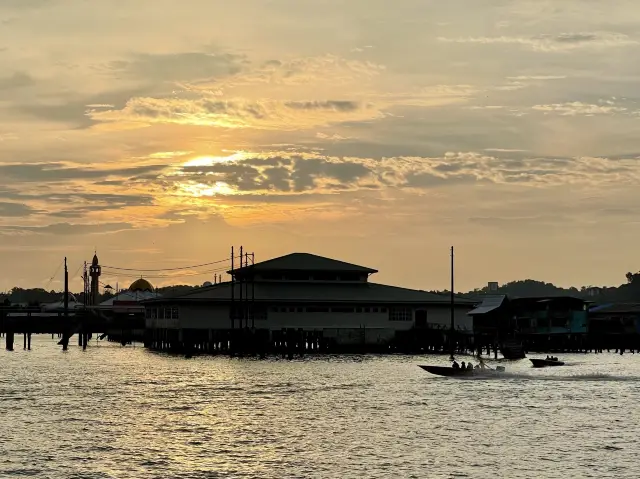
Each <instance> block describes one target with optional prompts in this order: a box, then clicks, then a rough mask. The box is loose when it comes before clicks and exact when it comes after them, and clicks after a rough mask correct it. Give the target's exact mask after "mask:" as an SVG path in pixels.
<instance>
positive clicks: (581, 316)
mask: <svg viewBox="0 0 640 479" xmlns="http://www.w3.org/2000/svg"><path fill="white" fill-rule="evenodd" d="M588 304H589V302H588V301H585V300H583V299H580V298H574V297H570V296H550V297H535V298H508V297H507V296H506V295H495V296H487V297H485V298H484V300H483V302H482V303H481V304H480V305H479V306H478V307H477V308H475V309H474V310H472V311H470V312H469V315H470V316H472V317H473V329H474V331H475V332H476V333H484V334H497V335H498V336H500V337H502V336H504V335H509V334H511V333H519V334H582V333H586V332H587V328H588V315H589V313H588Z"/></svg>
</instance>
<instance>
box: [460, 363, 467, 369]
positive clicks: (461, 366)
mask: <svg viewBox="0 0 640 479" xmlns="http://www.w3.org/2000/svg"><path fill="white" fill-rule="evenodd" d="M460 368H461V369H467V365H466V364H465V363H464V361H462V364H460Z"/></svg>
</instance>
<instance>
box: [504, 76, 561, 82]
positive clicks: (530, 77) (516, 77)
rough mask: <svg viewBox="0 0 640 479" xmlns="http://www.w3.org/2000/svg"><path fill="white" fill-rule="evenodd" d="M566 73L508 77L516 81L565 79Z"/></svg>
mask: <svg viewBox="0 0 640 479" xmlns="http://www.w3.org/2000/svg"><path fill="white" fill-rule="evenodd" d="M565 78H567V77H566V76H565V75H519V76H515V77H507V79H508V80H515V81H536V80H539V81H546V80H564V79H565Z"/></svg>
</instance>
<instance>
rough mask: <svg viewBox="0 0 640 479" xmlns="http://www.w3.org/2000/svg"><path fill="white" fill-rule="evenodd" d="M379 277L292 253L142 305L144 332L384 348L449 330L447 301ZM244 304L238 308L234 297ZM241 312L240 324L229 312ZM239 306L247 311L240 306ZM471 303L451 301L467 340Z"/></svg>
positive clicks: (352, 266)
mask: <svg viewBox="0 0 640 479" xmlns="http://www.w3.org/2000/svg"><path fill="white" fill-rule="evenodd" d="M375 273H377V270H375V269H371V268H366V267H363V266H358V265H355V264H350V263H345V262H343V261H337V260H334V259H330V258H325V257H322V256H316V255H313V254H307V253H293V254H289V255H286V256H281V257H278V258H274V259H271V260H268V261H264V262H261V263H257V264H255V265H250V266H246V267H243V268H239V269H235V270H233V271H229V274H231V275H232V277H233V278H234V279H235V280H236V281H244V287H242V286H241V285H240V284H237V283H236V284H235V286H234V287H233V290H232V283H231V282H225V283H219V284H214V285H210V286H207V287H203V288H200V289H198V290H195V291H193V292H190V293H188V294H185V295H183V296H179V297H174V298H159V299H151V300H148V301H145V303H144V306H145V309H146V324H147V328H150V329H198V330H207V329H209V330H222V329H230V328H232V327H233V328H238V327H244V326H248V327H255V328H257V329H268V330H271V331H274V330H282V329H284V328H295V329H304V330H305V331H322V334H323V336H324V337H325V338H327V337H331V338H333V339H335V340H336V341H337V342H338V343H343V344H348V343H350V342H355V341H359V342H362V340H363V338H364V342H365V343H369V344H371V343H373V344H376V343H384V342H386V341H389V340H391V339H392V338H393V337H394V335H395V333H396V331H407V330H410V329H413V328H417V329H428V328H432V329H448V328H449V326H450V298H449V296H448V295H441V294H435V293H429V292H426V291H422V290H413V289H407V288H399V287H395V286H387V285H383V284H378V283H372V282H370V281H369V276H370V275H372V274H375ZM232 291H233V292H232ZM241 297H242V298H244V303H240V298H241ZM232 304H233V305H235V308H236V310H237V308H246V313H241V314H238V313H236V314H235V315H234V317H236V318H237V317H238V316H242V315H245V316H246V317H247V319H246V320H245V321H244V322H242V324H240V321H239V320H237V319H234V320H233V324H232V319H231V316H232V315H231V306H232ZM243 304H245V306H243ZM472 307H473V302H471V301H469V300H466V299H462V298H456V300H455V306H454V310H455V327H456V329H457V330H459V331H466V332H468V333H471V329H472V328H471V326H472V321H471V318H470V317H469V316H468V315H467V312H468V311H469V310H470V309H472Z"/></svg>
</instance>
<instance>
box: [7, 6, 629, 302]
mask: <svg viewBox="0 0 640 479" xmlns="http://www.w3.org/2000/svg"><path fill="white" fill-rule="evenodd" d="M639 54H640V4H638V2H637V1H635V0H628V1H627V0H611V1H608V2H603V1H601V0H561V1H559V0H550V1H547V0H464V1H462V0H448V1H446V2H443V1H439V0H433V1H431V0H395V1H394V2H389V1H386V0H385V1H383V0H349V1H347V0H322V1H320V0H238V1H235V2H226V1H225V2H223V1H218V0H189V1H188V2H185V1H177V0H153V1H152V0H137V1H135V2H132V1H130V0H104V1H100V2H96V1H89V0H0V265H2V274H1V275H0V290H7V289H10V288H11V287H13V286H21V287H45V288H46V289H59V288H60V287H61V284H62V283H61V280H62V275H61V274H60V270H59V266H60V264H61V261H62V260H63V258H64V257H65V256H67V257H68V262H69V271H70V275H71V276H72V280H71V281H72V283H71V286H72V289H76V290H81V289H82V286H81V282H80V280H79V274H80V273H79V272H78V269H79V268H80V267H81V265H82V264H83V262H84V261H90V260H91V257H92V256H93V253H94V251H97V253H98V256H99V258H100V261H101V263H102V264H103V265H105V268H104V272H103V277H102V280H103V281H104V282H108V283H114V282H117V283H118V284H119V285H120V287H123V286H126V285H127V284H128V283H129V282H131V281H132V279H133V278H134V277H135V276H136V275H137V276H140V275H141V273H138V272H136V271H124V272H120V273H118V274H116V270H115V269H113V268H128V269H130V270H136V269H144V270H151V269H164V268H172V269H174V271H171V272H166V273H165V272H146V273H145V274H144V275H145V276H147V277H149V280H150V281H151V282H152V283H153V284H155V285H157V286H159V285H166V284H174V283H192V284H196V283H202V282H204V281H207V280H209V281H211V280H212V276H213V274H214V273H213V271H214V269H213V268H215V267H214V266H209V267H201V268H195V269H189V270H180V269H179V268H182V267H184V266H190V265H198V264H203V263H209V262H214V261H218V260H221V259H224V258H226V257H228V256H229V254H230V247H231V246H232V245H235V246H236V247H239V246H241V245H242V246H244V248H245V249H246V250H248V251H250V252H254V253H255V260H256V261H261V260H266V259H269V258H272V257H274V256H279V255H282V254H287V253H290V252H309V253H315V254H320V255H324V256H329V257H333V258H336V259H341V260H344V261H348V262H353V263H357V264H361V265H364V266H369V267H373V268H376V269H378V270H379V271H380V272H379V273H378V274H376V275H375V276H374V277H373V278H372V280H375V281H378V282H383V283H387V284H395V285H399V286H406V287H411V288H420V289H445V288H447V287H448V285H449V247H450V246H451V245H453V246H455V252H456V265H455V268H456V290H460V291H467V290H470V289H473V288H475V287H482V286H485V285H486V284H487V282H488V281H498V282H500V283H504V282H507V281H510V280H516V279H525V278H534V279H539V280H544V281H549V282H553V283H555V284H558V285H564V286H568V285H578V286H580V285H618V284H620V283H623V282H624V281H625V279H624V275H625V273H626V272H627V271H637V270H639V269H640V257H639V256H638V242H637V238H638V237H639V234H640V188H638V185H640V137H639V135H638V132H639V130H640V104H639V99H640V98H639V97H638V93H637V85H638V81H639V80H640V63H638V62H637V61H635V59H636V58H637V57H638V55H639ZM223 266H224V264H223ZM110 268H111V269H110Z"/></svg>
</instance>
